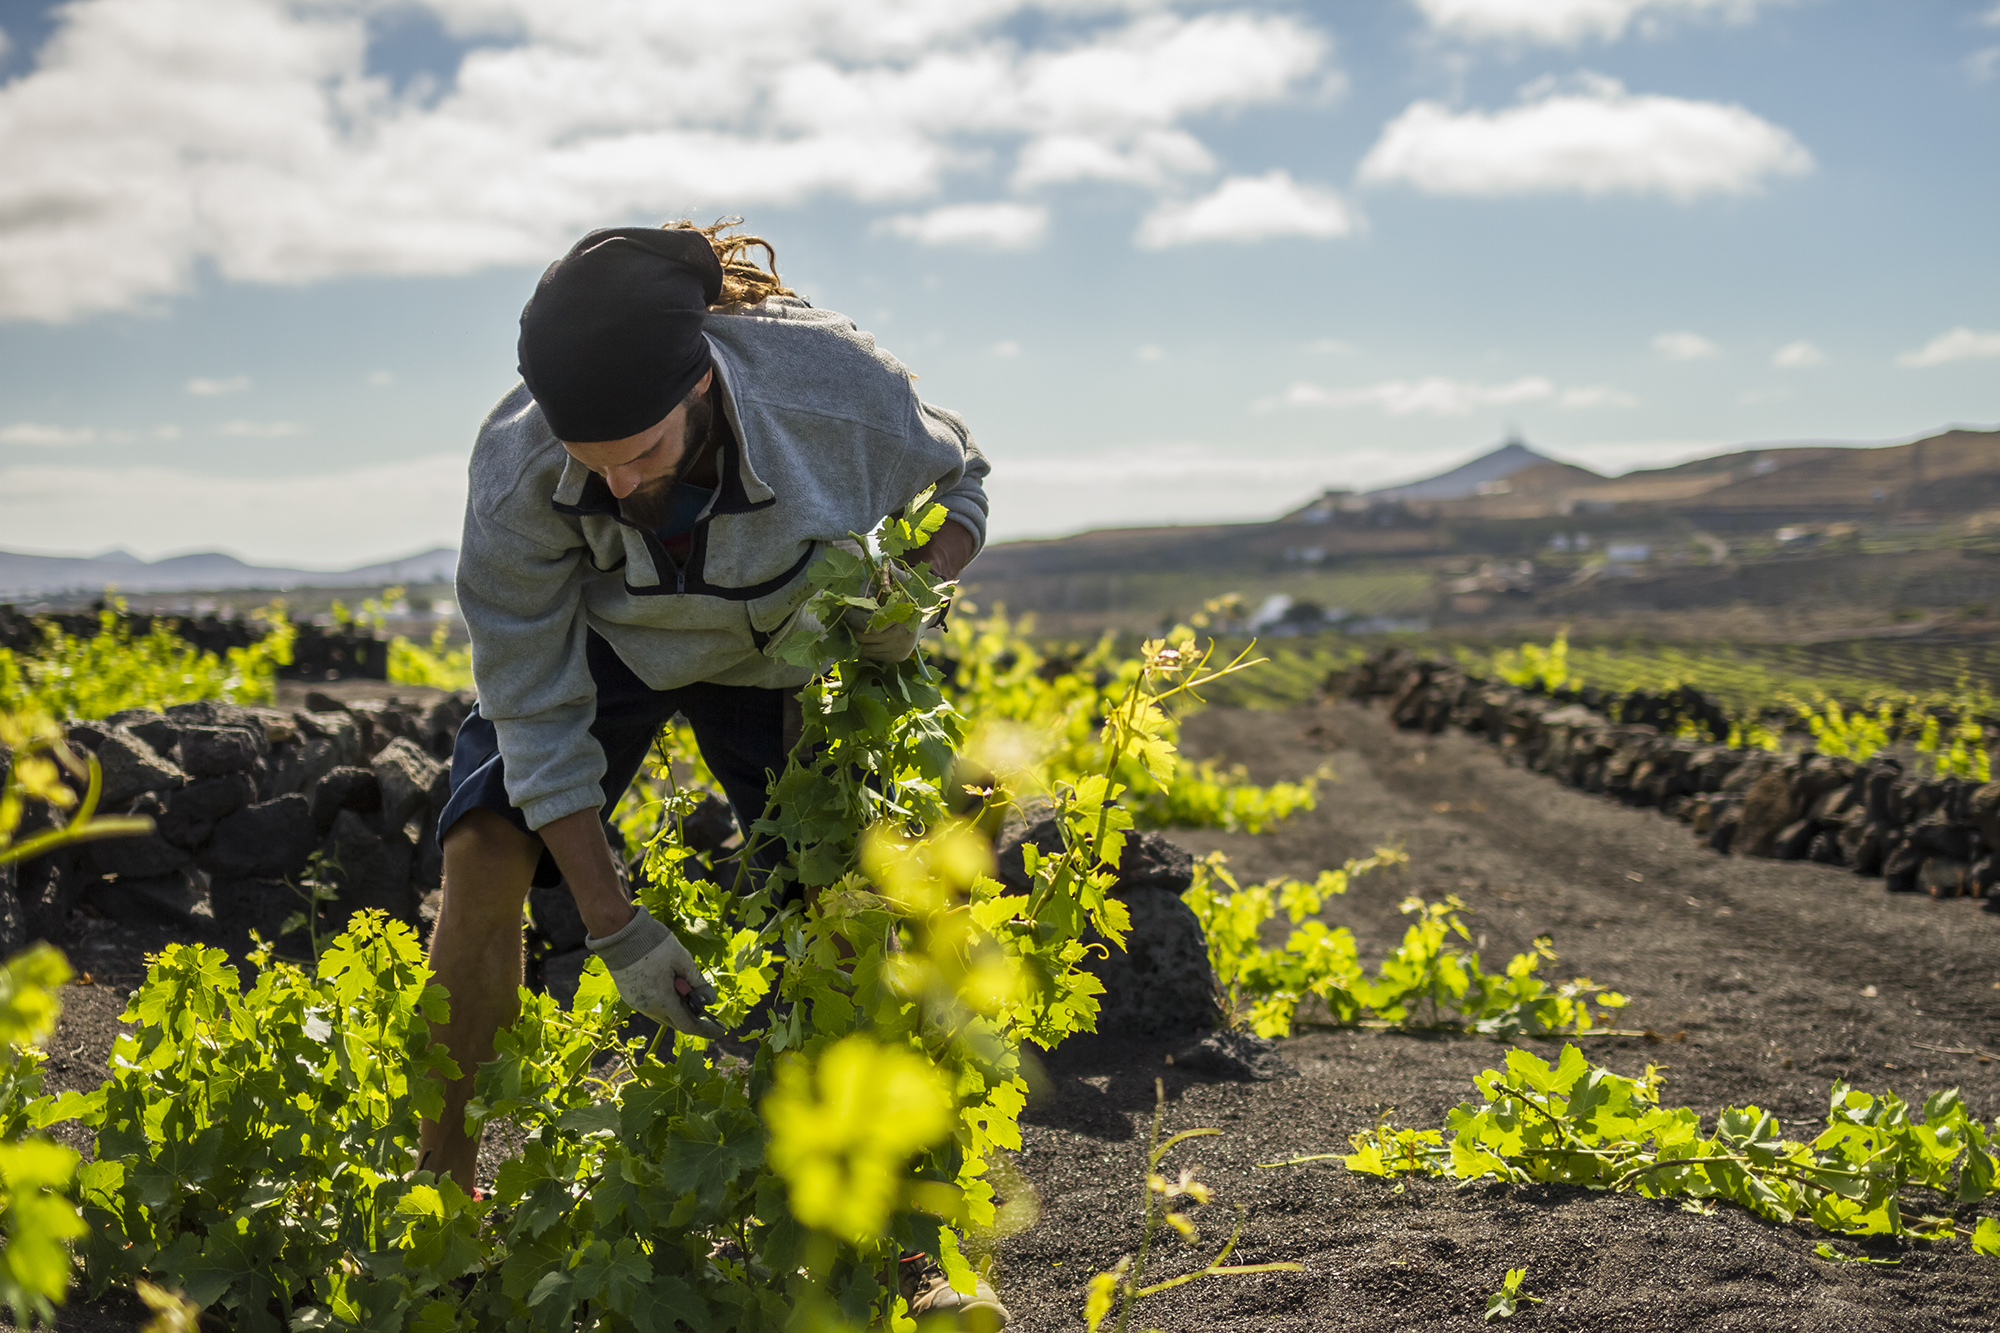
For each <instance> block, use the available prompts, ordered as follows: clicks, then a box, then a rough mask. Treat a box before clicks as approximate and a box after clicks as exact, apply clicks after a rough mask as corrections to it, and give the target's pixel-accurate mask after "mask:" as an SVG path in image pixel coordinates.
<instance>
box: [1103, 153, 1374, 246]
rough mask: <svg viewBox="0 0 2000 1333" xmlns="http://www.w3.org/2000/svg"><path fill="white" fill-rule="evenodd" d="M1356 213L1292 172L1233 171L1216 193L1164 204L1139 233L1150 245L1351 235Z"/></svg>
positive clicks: (1153, 213) (1335, 196)
mask: <svg viewBox="0 0 2000 1333" xmlns="http://www.w3.org/2000/svg"><path fill="white" fill-rule="evenodd" d="M1354 228H1355V219H1354V214H1353V213H1352V212H1351V211H1350V210H1349V209H1348V207H1347V205H1346V204H1344V203H1342V202H1341V200H1340V197H1339V196H1338V195H1335V194H1333V193H1331V192H1329V191H1326V190H1319V189H1315V188H1313V187H1312V186H1310V185H1301V184H1299V183H1298V182H1297V181H1294V180H1293V179H1292V177H1291V174H1290V173H1289V172H1285V171H1271V172H1266V173H1265V174H1264V175H1262V176H1231V177H1230V178H1229V179H1227V180H1225V181H1223V182H1222V184H1221V185H1220V186H1219V187H1217V188H1216V190H1215V191H1214V193H1212V194H1207V195H1203V196H1202V197H1201V198H1199V199H1194V200H1190V201H1188V202H1186V203H1164V204H1161V205H1160V206H1159V207H1157V208H1155V209H1154V210H1153V211H1152V212H1151V213H1149V214H1147V215H1146V217H1145V219H1144V220H1143V221H1141V222H1140V224H1139V233H1138V236H1137V237H1136V238H1135V239H1136V241H1137V242H1138V244H1139V245H1141V246H1142V247H1144V248H1146V249H1148V250H1160V249H1165V248H1166V247H1168V246H1174V245H1193V244H1196V243H1197V242H1201V241H1233V242H1237V243H1239V244H1240V243H1248V242H1252V241H1263V240H1268V239H1270V238H1271V237H1273V236H1312V237H1318V238H1320V239H1326V238H1328V237H1334V236H1345V235H1347V234H1348V233H1350V232H1352V231H1353V230H1354Z"/></svg>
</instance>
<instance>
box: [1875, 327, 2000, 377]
mask: <svg viewBox="0 0 2000 1333" xmlns="http://www.w3.org/2000/svg"><path fill="white" fill-rule="evenodd" d="M1994 356H2000V333H1983V332H1981V331H1979V330H1978V329H1968V328H1966V327H1965V326H1964V325H1963V324H1961V325H1959V326H1958V327H1957V328H1955V329H1952V330H1950V331H1949V332H1946V333H1940V334H1939V335H1938V336H1937V337H1935V338H1933V339H1931V340H1930V341H1929V342H1927V343H1925V344H1924V345H1923V346H1922V347H1919V348H1917V349H1916V350H1915V351H1912V352H1904V353H1902V354H1900V355H1899V356H1897V358H1896V364H1897V365H1899V366H1911V367H1921V366H1942V365H1946V364H1948V363H1950V362H1953V361H1972V360H1975V359H1980V358H1984V357H1994Z"/></svg>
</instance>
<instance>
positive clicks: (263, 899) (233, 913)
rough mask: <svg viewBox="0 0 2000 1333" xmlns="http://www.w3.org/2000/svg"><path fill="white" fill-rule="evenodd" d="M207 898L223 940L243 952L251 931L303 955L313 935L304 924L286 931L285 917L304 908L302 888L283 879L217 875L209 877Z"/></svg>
mask: <svg viewBox="0 0 2000 1333" xmlns="http://www.w3.org/2000/svg"><path fill="white" fill-rule="evenodd" d="M208 900H209V907H210V910H211V911H213V912H214V913H215V924H216V927H217V929H218V931H219V933H220V934H221V936H222V940H223V943H224V944H225V945H227V946H228V948H229V949H230V951H231V952H232V953H235V954H237V955H239V956H240V955H242V954H243V953H246V952H247V951H248V950H249V948H250V935H251V932H252V931H254V932H256V934H257V936H258V938H260V939H262V940H263V941H264V942H265V943H267V944H276V945H278V946H280V948H281V949H283V951H284V952H286V953H288V954H291V955H292V956H294V957H297V956H302V955H304V954H305V953H306V952H307V951H308V950H309V948H310V947H311V946H310V939H309V937H308V935H307V934H306V931H305V929H304V927H303V926H301V927H300V928H299V929H297V930H295V931H293V932H292V933H291V934H289V935H287V934H285V931H284V927H285V923H286V921H288V920H290V919H291V918H292V917H293V916H295V915H301V914H302V913H303V912H304V911H305V907H306V900H305V896H304V894H303V892H302V891H301V890H300V889H298V888H295V887H294V886H292V885H290V884H287V883H286V882H285V881H283V880H281V879H270V878H257V877H251V878H240V879H238V878H220V877H219V878H216V879H213V880H211V881H209V885H208Z"/></svg>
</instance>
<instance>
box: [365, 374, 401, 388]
mask: <svg viewBox="0 0 2000 1333" xmlns="http://www.w3.org/2000/svg"><path fill="white" fill-rule="evenodd" d="M395 382H396V372H395V371H393V370H371V371H369V372H368V387H369V388H371V389H386V388H388V387H389V386H390V385H392V384H394V383H395Z"/></svg>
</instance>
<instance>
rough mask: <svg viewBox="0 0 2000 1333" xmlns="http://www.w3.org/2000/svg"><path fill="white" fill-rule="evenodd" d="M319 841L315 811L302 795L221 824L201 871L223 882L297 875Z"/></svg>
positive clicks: (257, 807) (248, 808)
mask: <svg viewBox="0 0 2000 1333" xmlns="http://www.w3.org/2000/svg"><path fill="white" fill-rule="evenodd" d="M318 842H319V831H318V829H317V828H315V827H314V825H313V818H312V807H311V806H309V805H308V804H306V798H305V797H303V796H301V795H299V794H297V793H296V792H294V793H292V794H291V795H288V796H279V797H275V798H273V799H271V800H268V801H259V802H257V804H255V805H251V806H246V807H244V808H243V809H241V810H238V811H237V812H236V813H234V814H232V815H230V816H228V817H227V818H225V819H223V820H222V821H221V822H220V823H218V824H217V825H216V826H215V834H214V836H213V837H211V838H210V839H209V844H208V847H207V849H206V850H205V851H203V852H202V854H201V868H202V869H204V870H206V871H208V873H209V874H211V875H215V876H217V877H219V878H223V879H260V878H271V877H284V876H289V875H296V874H298V873H299V872H300V871H302V870H304V869H305V866H306V858H307V857H309V856H311V855H312V852H313V848H314V846H315V845H316V844H317V843H318Z"/></svg>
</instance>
